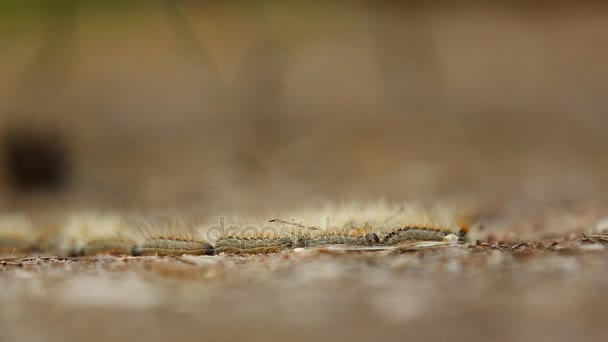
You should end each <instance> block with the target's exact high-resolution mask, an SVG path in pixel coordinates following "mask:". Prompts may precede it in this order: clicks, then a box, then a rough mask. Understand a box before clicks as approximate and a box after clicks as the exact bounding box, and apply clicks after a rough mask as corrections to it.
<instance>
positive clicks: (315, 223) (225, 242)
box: [215, 202, 463, 254]
mask: <svg viewBox="0 0 608 342" xmlns="http://www.w3.org/2000/svg"><path fill="white" fill-rule="evenodd" d="M276 217H280V218H276ZM285 218H289V220H286V219H285ZM269 223H270V227H275V228H274V232H276V233H275V234H274V235H272V236H267V235H264V234H263V232H262V231H256V230H255V229H248V231H246V232H238V231H237V234H234V233H232V234H224V235H223V236H221V237H220V239H218V241H217V242H216V245H215V247H216V252H226V253H250V254H255V253H268V252H277V251H283V250H289V249H293V248H298V247H324V246H330V245H346V246H359V247H360V246H366V245H367V246H380V245H397V244H400V243H404V242H411V241H442V242H455V241H457V240H458V239H459V236H458V235H459V234H462V233H461V232H460V230H463V227H462V226H461V224H460V220H459V219H458V216H456V215H455V214H454V213H453V212H451V211H449V210H447V209H445V208H442V207H439V206H434V207H430V208H425V207H422V206H420V205H416V204H406V203H402V204H395V205H389V204H386V203H385V202H374V203H367V204H360V203H349V204H342V205H333V204H330V205H325V206H323V207H322V208H320V209H315V210H307V211H302V212H299V213H295V214H291V215H276V216H275V218H273V219H271V220H270V221H269V222H268V223H264V224H261V223H260V222H259V220H258V221H257V222H253V224H252V222H249V224H250V228H251V227H256V226H257V227H263V226H264V227H266V228H267V227H268V225H269ZM277 224H278V225H280V227H277V226H276V225H277ZM237 226H238V225H237ZM247 234H249V235H247Z"/></svg>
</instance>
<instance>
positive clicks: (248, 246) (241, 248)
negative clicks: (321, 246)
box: [215, 237, 301, 254]
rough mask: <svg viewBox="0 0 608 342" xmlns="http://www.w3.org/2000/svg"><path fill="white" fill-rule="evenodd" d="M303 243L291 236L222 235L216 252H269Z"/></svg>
mask: <svg viewBox="0 0 608 342" xmlns="http://www.w3.org/2000/svg"><path fill="white" fill-rule="evenodd" d="M300 246H301V243H300V242H298V240H297V239H293V238H291V237H277V238H266V237H260V238H242V237H221V238H219V239H218V240H217V241H216V242H215V254H219V253H226V254H268V253H278V252H282V251H285V250H290V249H293V248H295V247H300Z"/></svg>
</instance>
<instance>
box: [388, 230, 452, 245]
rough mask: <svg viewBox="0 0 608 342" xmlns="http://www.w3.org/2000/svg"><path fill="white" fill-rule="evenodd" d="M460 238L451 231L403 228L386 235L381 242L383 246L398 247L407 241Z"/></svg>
mask: <svg viewBox="0 0 608 342" xmlns="http://www.w3.org/2000/svg"><path fill="white" fill-rule="evenodd" d="M453 237H455V239H456V240H458V237H457V236H456V235H455V234H454V233H453V232H451V231H449V230H442V229H437V228H429V227H403V228H398V229H396V230H393V231H391V232H390V233H388V234H386V235H385V236H384V237H383V238H382V241H381V244H383V245H396V244H400V243H403V242H407V241H446V240H448V241H449V240H453V239H454V238H453Z"/></svg>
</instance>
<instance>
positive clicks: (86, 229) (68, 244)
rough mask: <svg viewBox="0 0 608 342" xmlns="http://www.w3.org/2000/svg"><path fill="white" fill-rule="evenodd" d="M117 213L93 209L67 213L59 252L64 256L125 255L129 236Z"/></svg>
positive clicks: (127, 250)
mask: <svg viewBox="0 0 608 342" xmlns="http://www.w3.org/2000/svg"><path fill="white" fill-rule="evenodd" d="M125 232H126V223H125V221H124V220H123V218H122V217H121V216H119V215H117V214H102V213H94V212H86V213H80V214H77V215H70V216H69V217H68V218H67V219H66V220H65V222H64V224H63V229H62V231H61V235H60V243H59V252H60V253H61V254H64V255H68V256H72V257H75V256H94V255H129V254H131V252H130V247H129V245H132V242H131V240H130V239H129V238H128V237H127V236H125V235H124V233H125Z"/></svg>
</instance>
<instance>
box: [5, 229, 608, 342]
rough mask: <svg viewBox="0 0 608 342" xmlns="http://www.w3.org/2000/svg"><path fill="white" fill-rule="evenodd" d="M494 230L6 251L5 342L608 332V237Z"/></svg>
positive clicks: (522, 336) (544, 336) (588, 336)
mask: <svg viewBox="0 0 608 342" xmlns="http://www.w3.org/2000/svg"><path fill="white" fill-rule="evenodd" d="M600 224H601V222H600ZM541 228H542V227H541ZM600 228H601V227H600ZM594 229H597V227H595V228H594ZM541 231H542V230H541ZM541 235H542V234H541ZM539 236H540V235H539ZM496 238H497V236H495V234H494V235H492V234H486V235H485V236H484V240H485V241H487V242H482V241H476V242H472V243H468V244H457V245H449V246H439V247H429V248H421V247H407V246H405V247H401V248H399V249H397V250H389V251H374V252H358V251H342V250H334V249H331V248H321V249H310V250H296V251H290V252H283V253H278V254H270V255H255V256H229V255H218V256H183V257H175V258H172V257H109V256H108V257H90V258H86V257H83V258H61V257H56V256H31V257H25V258H24V257H22V256H20V257H17V256H10V255H5V257H3V258H0V302H1V303H2V305H1V306H0V322H1V323H0V326H1V330H0V331H1V334H2V337H3V339H4V340H7V341H17V340H19V341H82V340H87V341H107V340H132V339H142V340H147V341H166V340H168V339H179V340H180V341H181V340H183V341H195V340H201V339H211V340H243V339H245V340H252V341H266V340H283V339H289V340H295V341H300V340H301V341H310V340H312V339H314V340H335V339H343V340H375V339H382V340H404V339H416V340H446V339H450V340H472V341H487V340H496V341H513V340H517V341H538V340H551V341H571V340H574V339H576V340H589V341H592V340H600V339H602V336H604V334H605V317H606V314H607V313H608V311H607V310H606V307H608V290H607V289H608V273H607V272H605V270H606V267H608V235H605V234H604V235H598V234H592V233H589V232H587V234H584V235H583V233H581V232H580V231H579V232H573V233H572V234H570V235H569V236H568V235H565V236H563V237H562V238H558V237H545V238H543V239H538V240H536V241H538V242H537V243H526V242H517V243H515V242H512V243H507V242H500V241H492V240H496Z"/></svg>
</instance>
